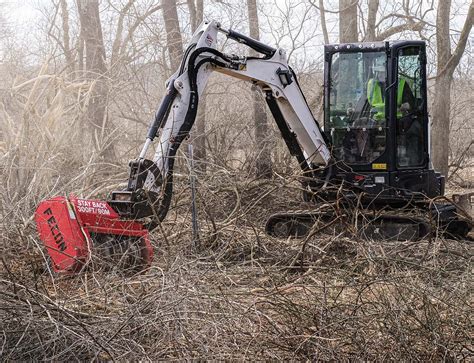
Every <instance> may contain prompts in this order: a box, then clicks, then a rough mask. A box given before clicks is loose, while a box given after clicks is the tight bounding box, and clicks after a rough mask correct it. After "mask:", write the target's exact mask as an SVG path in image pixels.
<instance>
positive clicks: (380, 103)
mask: <svg viewBox="0 0 474 363" xmlns="http://www.w3.org/2000/svg"><path fill="white" fill-rule="evenodd" d="M405 84H406V80H405V79H403V78H402V79H400V81H399V82H398V90H397V107H400V106H401V105H402V98H403V88H404V87H405ZM384 96H385V95H384V93H383V92H382V88H381V87H380V82H379V81H377V80H376V79H374V78H372V79H369V82H367V100H368V101H369V104H370V105H371V106H372V108H374V109H375V110H376V114H375V119H376V120H383V119H384V118H385V101H384ZM401 116H402V115H401V113H400V114H399V112H397V117H401Z"/></svg>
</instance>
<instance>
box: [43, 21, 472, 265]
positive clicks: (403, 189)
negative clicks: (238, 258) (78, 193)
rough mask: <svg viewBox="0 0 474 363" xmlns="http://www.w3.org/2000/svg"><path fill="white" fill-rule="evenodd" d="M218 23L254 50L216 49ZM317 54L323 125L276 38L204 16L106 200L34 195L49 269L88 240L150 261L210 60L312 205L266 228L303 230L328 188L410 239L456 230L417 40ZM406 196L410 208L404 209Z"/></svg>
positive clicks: (466, 225)
mask: <svg viewBox="0 0 474 363" xmlns="http://www.w3.org/2000/svg"><path fill="white" fill-rule="evenodd" d="M219 33H221V34H223V35H225V36H227V38H229V39H231V40H234V41H237V42H239V43H241V44H243V45H245V46H247V47H249V48H251V49H253V50H254V51H256V52H257V53H258V54H260V56H258V57H250V56H248V57H247V56H238V55H234V54H232V55H230V54H225V53H223V52H221V51H219V50H217V47H216V44H217V36H218V34H219ZM324 62H325V70H324V129H323V128H322V127H321V126H320V125H319V123H318V122H317V121H316V119H315V118H314V117H313V114H312V112H311V109H310V107H309V106H308V103H307V102H306V99H305V96H304V94H303V92H302V90H301V88H300V86H299V84H298V80H297V77H296V74H295V72H294V71H293V70H292V68H291V67H290V66H289V65H288V63H287V54H286V52H285V50H284V49H281V48H278V49H275V48H273V47H270V46H268V45H266V44H264V43H262V42H260V41H257V40H255V39H252V38H250V37H248V36H245V35H243V34H240V33H238V32H236V31H233V30H227V29H224V28H222V27H221V25H220V24H219V23H218V22H215V21H211V22H203V23H202V24H201V25H200V27H199V28H198V29H197V31H196V32H195V33H194V35H193V37H192V39H191V41H190V43H189V45H188V46H187V48H186V50H185V52H184V56H183V59H182V61H181V64H180V67H179V69H178V70H177V71H176V72H175V73H174V74H173V75H172V76H171V77H170V78H169V79H168V81H167V82H166V93H165V95H164V97H163V99H162V101H161V104H160V106H159V108H158V110H157V111H156V113H155V117H154V119H153V121H152V123H151V125H150V127H149V130H148V134H147V137H146V141H145V143H144V145H143V148H142V150H141V153H140V155H139V156H138V158H136V159H135V160H132V161H131V162H130V164H129V167H130V176H129V179H128V185H127V188H126V189H125V190H120V191H115V192H112V195H111V198H110V200H109V201H107V202H105V201H100V200H87V199H81V198H77V197H75V196H69V197H62V196H60V197H55V198H52V199H49V200H46V201H43V202H41V203H40V205H39V206H38V208H37V210H36V213H35V220H36V223H37V228H38V231H39V235H40V238H41V239H42V241H43V242H44V244H45V246H46V249H47V251H48V253H49V256H50V260H51V263H52V267H53V269H54V271H56V272H60V273H66V274H73V273H78V272H80V271H81V270H82V269H84V267H85V266H87V265H88V263H89V261H90V259H91V255H92V252H93V251H96V250H100V251H102V253H104V254H105V255H106V256H109V257H110V259H111V260H112V261H115V262H114V264H115V265H116V266H123V267H124V268H133V269H134V270H135V271H140V270H143V269H145V268H146V267H147V266H149V265H150V263H151V261H152V258H153V249H152V246H151V244H150V241H149V232H150V231H152V230H153V229H155V228H156V227H157V226H158V225H159V223H160V221H162V220H163V219H164V218H165V217H166V214H167V212H168V209H169V207H170V203H171V198H172V191H173V167H174V163H175V156H176V153H177V151H178V148H179V147H180V145H181V143H182V142H183V140H184V139H185V138H186V137H187V136H188V135H189V132H190V130H191V128H192V126H193V124H194V121H195V118H196V113H197V109H198V103H199V96H200V94H201V93H202V92H203V90H204V88H205V87H206V83H207V80H208V78H209V76H210V75H211V73H212V72H220V73H223V74H226V75H228V76H231V77H236V78H239V79H242V80H246V81H249V82H252V83H253V84H255V85H256V86H258V87H259V88H260V89H261V91H262V92H263V94H264V95H265V100H266V102H267V104H268V107H269V109H270V111H271V113H272V115H273V118H274V119H275V122H276V124H277V126H278V128H279V130H280V132H281V135H282V137H283V139H284V141H285V143H286V145H287V147H288V149H289V151H290V153H291V155H292V156H294V157H295V158H296V159H297V161H298V163H299V165H300V167H301V169H302V172H303V178H302V186H303V190H304V193H303V194H304V200H305V202H307V204H308V203H310V204H311V205H314V208H313V209H307V210H304V211H298V212H282V213H278V214H274V215H272V216H271V217H270V219H269V220H268V222H267V224H266V232H267V233H268V234H270V235H272V236H275V237H284V238H287V237H288V236H295V237H298V236H299V237H301V236H304V235H306V234H307V233H308V231H309V230H310V228H311V226H312V225H313V224H314V221H315V220H317V219H322V220H325V219H328V220H330V218H334V210H332V211H331V210H327V209H326V210H325V209H324V208H321V206H320V205H318V203H320V200H324V201H328V200H331V198H332V199H333V200H334V199H337V198H339V199H338V203H339V204H340V205H342V206H344V205H346V206H347V205H356V204H357V205H362V206H364V207H365V208H366V209H365V212H364V213H360V214H359V217H360V216H362V217H363V218H364V219H365V220H366V219H369V220H370V223H369V225H371V226H372V230H371V232H372V233H376V234H377V233H378V234H379V237H381V238H393V237H397V238H399V239H418V238H423V237H425V236H427V235H428V234H430V233H433V232H434V229H436V231H439V230H442V231H444V232H445V233H448V234H449V235H450V236H455V237H464V236H466V235H467V234H468V233H469V231H470V230H471V228H472V218H471V217H470V216H469V215H468V213H466V212H465V211H464V210H462V209H461V208H459V207H458V206H457V204H455V203H454V202H452V201H450V200H448V199H446V198H444V197H442V196H443V194H444V187H445V179H444V177H443V176H442V175H441V174H440V173H438V172H436V171H434V170H433V168H432V166H431V162H430V139H429V135H430V133H429V119H428V110H427V104H428V102H427V84H426V49H425V43H424V42H422V41H396V42H370V43H355V44H335V45H326V46H325V48H324ZM157 138H159V141H158V142H157V143H156V142H154V140H155V139H157ZM152 144H155V150H156V152H155V154H154V157H153V158H152V159H151V160H150V159H147V158H146V155H147V152H148V150H149V148H150V146H151V145H152ZM341 186H342V188H341ZM341 191H342V192H341ZM341 193H342V195H343V197H342V198H341ZM321 195H323V196H324V198H322V199H319V198H320V196H321ZM469 197H472V195H471V196H469ZM355 202H357V203H355ZM351 203H352V204H351ZM407 206H410V208H411V209H410V210H412V211H416V212H413V213H412V212H407ZM402 209H403V213H400V211H401V210H402ZM397 211H398V212H399V213H398V214H397Z"/></svg>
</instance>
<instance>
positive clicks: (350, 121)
mask: <svg viewBox="0 0 474 363" xmlns="http://www.w3.org/2000/svg"><path fill="white" fill-rule="evenodd" d="M324 77H325V80H324V81H325V82H324V130H325V134H326V136H327V137H328V139H329V140H330V141H331V146H332V154H333V157H334V158H335V159H336V163H337V165H338V166H339V168H338V169H339V170H341V172H340V173H339V177H341V178H343V179H344V180H345V181H347V182H349V183H350V184H351V185H353V186H355V187H357V188H359V189H362V190H363V191H364V192H365V193H367V194H369V195H377V196H378V197H379V198H380V197H381V198H383V197H385V198H397V199H398V198H400V197H401V198H407V197H408V198H412V197H417V196H419V197H420V198H421V197H423V198H426V196H428V197H435V196H438V195H442V194H443V192H444V177H443V176H441V175H440V174H439V173H436V172H435V171H434V170H433V169H432V168H431V167H430V153H429V136H428V135H429V130H428V127H429V121H428V111H427V90H426V87H427V86H426V47H425V43H424V42H423V41H399V42H374V43H355V44H335V45H327V46H325V71H324Z"/></svg>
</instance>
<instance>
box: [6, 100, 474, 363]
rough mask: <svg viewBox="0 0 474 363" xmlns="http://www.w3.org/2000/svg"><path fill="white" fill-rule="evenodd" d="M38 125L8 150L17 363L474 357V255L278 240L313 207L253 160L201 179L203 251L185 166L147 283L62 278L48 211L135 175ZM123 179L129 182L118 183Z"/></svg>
mask: <svg viewBox="0 0 474 363" xmlns="http://www.w3.org/2000/svg"><path fill="white" fill-rule="evenodd" d="M51 107H54V106H51ZM49 111H50V109H48V110H46V111H45V113H46V114H47V113H48V112H49ZM40 116H41V114H40ZM39 119H40V120H41V122H37V123H35V124H34V127H35V128H36V129H35V130H36V131H35V132H34V134H35V137H26V136H23V137H20V140H23V142H24V145H23V146H18V147H17V148H14V147H13V143H12V144H11V145H10V144H7V149H6V151H7V152H6V153H5V154H3V155H2V164H1V165H2V169H1V177H2V182H3V185H4V188H3V189H2V192H1V193H0V196H1V198H2V204H1V209H0V218H1V219H0V221H1V224H0V233H1V236H2V241H1V244H0V248H1V250H0V253H1V256H2V266H1V267H0V306H1V310H0V320H1V321H2V325H1V338H0V339H1V344H0V347H1V348H0V352H1V353H0V355H1V356H2V358H3V359H5V360H31V359H35V360H36V359H48V360H50V359H51V360H71V359H73V360H93V359H94V360H95V359H97V360H109V359H113V360H130V359H133V360H138V359H140V360H142V359H145V360H158V359H191V358H192V359H248V360H255V359H282V360H283V359H285V360H286V359H297V360H306V359H310V360H318V359H320V360H348V359H354V358H357V359H369V360H383V359H393V360H400V359H402V360H420V361H426V360H468V359H469V357H471V355H472V353H473V346H472V317H471V312H472V295H471V290H472V274H471V273H472V263H471V261H472V243H470V242H468V241H454V240H445V239H439V238H433V239H431V240H425V241H422V242H417V243H412V242H380V241H379V242H375V241H367V240H362V239H360V238H358V237H357V236H356V235H354V234H351V233H350V228H347V230H348V231H349V232H348V233H344V234H343V233H338V232H335V231H332V230H329V229H328V230H326V231H325V233H320V234H317V235H315V236H313V237H311V238H309V239H307V240H292V239H289V240H278V239H274V238H271V237H268V236H266V235H265V234H264V232H263V225H264V222H265V220H266V218H267V217H268V216H269V215H270V214H272V213H274V212H276V211H282V210H287V209H288V208H300V207H301V203H300V200H301V197H300V194H301V191H300V190H299V188H298V183H297V182H296V180H295V177H294V176H292V174H291V173H288V172H287V173H286V174H284V175H285V176H284V177H283V176H278V175H277V174H275V178H274V179H273V180H271V181H257V180H251V179H250V178H249V170H251V169H252V168H253V166H252V163H251V162H250V160H254V159H252V158H249V159H246V160H243V159H242V158H240V160H239V163H238V165H240V168H237V169H235V168H234V169H232V168H230V167H228V166H226V165H225V164H226V162H227V163H229V164H230V165H234V164H235V160H232V159H231V158H229V159H226V158H224V160H225V162H223V163H222V165H216V164H211V165H209V167H208V173H207V174H206V175H202V176H200V177H199V186H198V193H199V195H198V203H199V216H200V230H201V239H200V243H199V245H198V246H196V245H195V244H194V243H193V241H192V236H191V221H190V219H191V217H190V208H189V205H190V201H189V195H190V193H189V189H188V183H187V176H186V175H187V171H186V169H185V167H184V166H185V165H186V164H185V163H184V161H183V163H181V167H180V170H178V175H180V177H179V178H178V182H177V188H176V193H175V198H174V203H173V208H172V210H171V212H170V214H169V215H168V218H167V219H166V222H165V223H164V224H163V226H162V229H161V230H158V231H157V232H155V233H154V234H153V237H152V242H153V245H154V247H155V251H156V258H155V261H154V263H153V265H152V267H151V268H150V269H149V270H148V271H146V272H144V273H143V274H140V275H134V276H130V275H125V276H124V275H123V274H122V273H120V271H114V270H112V271H108V272H104V271H93V270H90V271H87V272H85V273H83V274H81V275H79V276H77V277H60V276H55V275H54V274H52V273H51V272H50V271H49V269H48V267H47V263H46V259H45V255H44V253H45V251H44V250H43V248H42V247H41V242H40V241H39V240H38V238H37V236H36V233H35V230H34V225H33V223H32V213H33V210H34V208H35V205H36V204H37V202H38V200H40V199H43V198H44V197H46V196H49V195H51V194H57V193H65V191H75V192H76V193H81V194H83V195H85V196H90V195H94V196H104V195H105V194H106V191H107V190H109V189H111V188H113V187H117V185H118V183H120V182H123V180H125V178H126V172H125V170H123V169H124V167H123V166H120V167H116V169H110V168H111V167H112V166H110V165H107V164H103V163H101V162H100V161H99V159H97V157H96V154H95V153H94V152H90V154H88V155H87V154H86V155H85V156H84V157H85V158H86V159H85V160H86V161H88V163H87V162H86V161H84V160H82V161H81V160H80V156H79V155H77V154H75V153H74V152H72V151H71V148H72V149H74V146H75V144H72V142H65V141H64V140H71V139H69V138H64V139H61V138H58V137H51V139H47V136H46V131H45V128H46V127H47V125H49V124H48V122H47V120H48V118H47V117H44V114H43V117H40V118H39ZM43 121H44V122H45V123H42V122H43ZM11 131H13V129H12V130H11ZM60 131H61V129H60V128H58V130H55V131H54V132H56V133H57V132H60ZM22 132H25V133H26V132H28V131H22ZM26 135H29V136H31V134H26ZM52 135H53V134H51V136H52ZM56 135H57V134H56ZM42 138H44V139H42ZM33 144H35V145H36V146H34V150H35V152H31V151H30V150H31V149H32V147H33V146H32V145H33ZM20 145H21V143H20ZM78 159H79V160H78ZM211 159H212V158H211ZM71 160H78V161H76V163H77V164H75V163H73V162H71ZM75 165H79V167H75ZM124 165H125V162H124ZM107 170H108V171H107ZM110 170H120V173H118V174H117V175H114V177H113V178H112V177H111V176H110V174H111V173H110ZM347 227H350V225H348V226H347ZM303 244H304V245H305V250H304V254H302V253H301V251H302V246H303Z"/></svg>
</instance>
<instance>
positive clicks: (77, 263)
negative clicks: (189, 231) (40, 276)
mask: <svg viewBox="0 0 474 363" xmlns="http://www.w3.org/2000/svg"><path fill="white" fill-rule="evenodd" d="M35 221H36V226H37V229H38V233H39V236H40V239H41V240H42V241H43V243H44V245H45V247H46V250H47V251H48V253H49V256H50V257H51V261H52V265H53V269H54V271H56V272H60V273H66V274H73V273H77V272H79V271H80V270H81V269H82V268H83V267H84V265H85V264H86V263H87V261H88V260H89V258H90V251H91V250H92V249H93V248H94V246H92V245H91V244H92V242H91V238H90V233H91V232H95V233H103V234H112V235H119V236H136V237H141V241H142V244H143V249H142V258H143V262H144V265H145V266H144V267H147V266H149V265H150V264H151V261H152V260H153V247H152V246H151V244H150V240H149V235H148V230H147V229H146V228H145V227H144V226H143V225H142V224H141V223H138V222H135V221H132V220H123V219H120V216H119V215H118V213H117V212H115V211H114V210H113V209H112V207H110V205H109V204H108V203H107V202H104V201H101V200H97V199H81V198H77V197H75V196H73V195H71V196H70V197H69V199H68V198H66V197H54V198H52V199H49V200H46V201H44V202H41V203H40V205H39V206H38V208H37V209H36V212H35Z"/></svg>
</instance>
